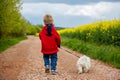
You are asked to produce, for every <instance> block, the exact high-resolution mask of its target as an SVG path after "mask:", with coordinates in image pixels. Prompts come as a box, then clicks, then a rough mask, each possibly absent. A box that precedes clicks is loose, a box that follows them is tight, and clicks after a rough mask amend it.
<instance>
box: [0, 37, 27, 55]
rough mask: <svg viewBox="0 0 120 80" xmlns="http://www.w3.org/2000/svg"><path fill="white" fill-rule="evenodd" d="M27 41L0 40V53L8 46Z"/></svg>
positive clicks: (20, 38) (19, 39)
mask: <svg viewBox="0 0 120 80" xmlns="http://www.w3.org/2000/svg"><path fill="white" fill-rule="evenodd" d="M24 39H27V37H19V38H8V39H7V38H6V39H0V53H1V52H2V51H4V50H6V49H7V48H9V47H10V46H12V45H14V44H16V43H18V42H20V41H21V40H24Z"/></svg>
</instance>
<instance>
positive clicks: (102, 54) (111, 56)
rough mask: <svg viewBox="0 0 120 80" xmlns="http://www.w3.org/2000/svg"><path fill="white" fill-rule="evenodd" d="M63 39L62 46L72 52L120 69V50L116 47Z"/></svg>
mask: <svg viewBox="0 0 120 80" xmlns="http://www.w3.org/2000/svg"><path fill="white" fill-rule="evenodd" d="M61 38H62V45H63V46H66V47H68V48H70V49H72V50H75V51H78V52H81V53H83V54H85V55H87V56H89V57H91V58H93V59H98V60H101V61H103V62H106V63H108V64H110V65H113V66H115V67H116V68H120V48H119V47H114V46H111V45H109V46H106V45H97V44H95V43H88V42H84V41H81V40H78V39H70V38H66V37H61Z"/></svg>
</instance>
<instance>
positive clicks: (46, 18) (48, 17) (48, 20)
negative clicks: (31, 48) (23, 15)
mask: <svg viewBox="0 0 120 80" xmlns="http://www.w3.org/2000/svg"><path fill="white" fill-rule="evenodd" d="M43 21H44V24H53V18H52V16H51V15H50V14H46V15H45V16H44V19H43Z"/></svg>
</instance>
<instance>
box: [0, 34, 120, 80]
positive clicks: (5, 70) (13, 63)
mask: <svg viewBox="0 0 120 80" xmlns="http://www.w3.org/2000/svg"><path fill="white" fill-rule="evenodd" d="M40 47H41V44H40V40H39V38H38V37H34V36H28V39H27V40H24V41H21V42H20V43H18V44H16V45H14V46H12V47H11V48H9V49H7V50H5V51H4V52H2V53H1V54H0V80H120V69H116V68H113V67H111V66H109V65H107V64H105V63H103V62H100V61H98V60H93V59H91V62H92V67H91V69H90V71H89V72H88V73H83V74H78V73H77V68H76V61H77V60H78V56H81V55H82V54H78V53H77V52H75V51H71V50H69V49H67V48H64V47H62V48H61V49H59V52H58V64H57V72H58V74H57V75H51V74H46V73H44V66H43V58H42V54H41V52H40Z"/></svg>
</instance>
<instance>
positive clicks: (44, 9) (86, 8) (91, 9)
mask: <svg viewBox="0 0 120 80" xmlns="http://www.w3.org/2000/svg"><path fill="white" fill-rule="evenodd" d="M119 5H120V3H110V2H109V3H108V2H100V3H97V4H91V5H67V4H51V3H25V4H23V10H22V11H21V12H22V14H23V15H24V14H27V15H28V14H29V15H34V16H37V15H41V14H45V13H51V14H54V15H57V14H58V15H68V16H89V17H94V18H101V17H102V15H103V14H106V13H109V12H112V11H113V10H114V9H116V10H120V7H119Z"/></svg>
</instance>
